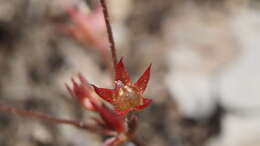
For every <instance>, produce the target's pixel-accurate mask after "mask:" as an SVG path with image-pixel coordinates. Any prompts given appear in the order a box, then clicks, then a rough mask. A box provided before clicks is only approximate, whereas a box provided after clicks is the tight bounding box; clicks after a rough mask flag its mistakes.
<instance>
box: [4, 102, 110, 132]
mask: <svg viewBox="0 0 260 146" xmlns="http://www.w3.org/2000/svg"><path fill="white" fill-rule="evenodd" d="M0 111H4V112H9V113H14V114H18V115H23V116H29V117H34V118H37V119H41V120H46V121H49V122H53V123H56V124H68V125H71V126H74V127H77V128H80V129H85V130H88V131H91V132H95V133H98V134H102V135H114V134H113V133H110V131H105V130H101V129H99V128H97V127H95V126H94V125H87V124H84V123H82V122H78V121H72V120H66V119H60V118H56V117H52V116H49V115H47V114H43V113H39V112H32V111H27V110H22V109H17V108H14V107H11V106H7V105H1V104H0Z"/></svg>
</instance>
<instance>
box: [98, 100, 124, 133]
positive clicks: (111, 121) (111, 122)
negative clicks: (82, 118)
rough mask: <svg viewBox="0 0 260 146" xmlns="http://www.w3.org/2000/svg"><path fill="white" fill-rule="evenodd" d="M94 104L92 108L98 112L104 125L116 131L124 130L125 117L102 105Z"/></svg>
mask: <svg viewBox="0 0 260 146" xmlns="http://www.w3.org/2000/svg"><path fill="white" fill-rule="evenodd" d="M93 105H94V108H95V109H96V111H97V112H98V113H99V115H100V116H101V117H102V119H103V120H104V122H105V124H106V126H107V127H108V128H110V129H112V130H115V131H117V132H125V130H126V123H125V122H126V121H125V117H124V116H122V115H119V114H117V113H116V112H114V111H112V110H110V109H109V108H107V107H106V106H104V105H101V106H98V105H95V104H93Z"/></svg>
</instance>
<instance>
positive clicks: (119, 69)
mask: <svg viewBox="0 0 260 146" xmlns="http://www.w3.org/2000/svg"><path fill="white" fill-rule="evenodd" d="M118 80H120V81H122V83H123V84H125V85H127V84H128V83H129V82H130V78H129V75H128V73H127V71H126V69H125V66H124V63H123V58H121V59H120V61H119V62H118V63H117V65H116V67H115V81H118Z"/></svg>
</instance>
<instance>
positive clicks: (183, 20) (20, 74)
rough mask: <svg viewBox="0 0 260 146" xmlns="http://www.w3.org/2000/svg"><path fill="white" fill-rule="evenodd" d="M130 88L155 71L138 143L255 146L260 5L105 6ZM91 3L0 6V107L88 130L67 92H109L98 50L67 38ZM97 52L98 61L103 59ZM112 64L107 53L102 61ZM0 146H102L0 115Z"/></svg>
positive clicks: (178, 2) (75, 132)
mask: <svg viewBox="0 0 260 146" xmlns="http://www.w3.org/2000/svg"><path fill="white" fill-rule="evenodd" d="M107 1H108V5H109V10H110V15H111V18H110V20H111V22H112V25H113V32H114V35H115V41H116V46H117V49H118V56H119V57H121V56H124V59H125V64H126V66H127V69H128V71H129V73H130V76H131V77H132V78H133V79H137V78H138V77H139V76H140V75H141V74H142V73H143V71H144V70H145V69H146V67H147V66H148V65H149V64H150V63H152V64H153V68H152V76H151V80H150V83H149V85H148V89H147V91H146V92H145V97H148V98H151V99H153V101H154V102H153V104H152V105H151V106H150V107H149V108H147V109H145V110H144V111H143V112H140V113H139V114H138V116H139V117H140V125H139V129H138V132H137V134H138V136H139V137H140V139H141V140H143V141H144V142H145V143H146V145H147V146H259V145H260V64H259V62H260V49H259V48H258V47H260V27H259V26H260V9H259V8H260V3H259V2H260V1H258V0H107ZM97 3H98V1H97V0H85V1H84V0H51V1H43V0H0V103H1V104H3V105H10V106H13V107H17V108H20V109H26V110H30V111H38V112H43V113H46V114H49V115H52V116H55V117H60V118H65V119H75V120H80V121H84V122H88V118H89V116H90V115H91V113H89V112H87V111H85V110H84V109H83V108H82V107H80V105H79V104H78V103H77V101H75V100H74V99H73V98H72V97H71V96H70V95H69V93H68V92H67V91H66V89H65V87H64V84H65V83H69V82H70V79H71V77H75V76H76V75H77V73H79V72H80V73H82V74H83V75H84V76H85V77H86V78H87V79H88V80H89V81H90V82H91V83H94V84H96V85H98V86H101V87H104V86H106V87H112V85H111V78H110V77H111V73H110V72H109V70H108V69H107V67H106V63H105V62H106V61H105V60H104V56H102V53H103V55H104V54H105V53H104V52H106V51H104V50H100V49H97V48H95V45H94V47H93V45H88V44H87V43H85V44H82V42H79V41H77V40H76V39H75V38H73V37H72V36H71V35H68V33H64V29H63V28H64V25H65V24H67V22H69V21H70V18H69V17H68V12H67V11H66V8H68V7H75V6H76V7H78V8H79V9H80V10H82V11H84V12H86V13H91V11H92V9H94V6H95V5H96V4H97ZM102 51H103V52H102ZM109 55H110V54H109ZM0 131H1V132H0V146H99V145H101V144H102V140H103V137H100V136H97V135H95V134H92V133H90V132H88V131H84V130H80V129H76V128H74V127H71V126H67V125H55V124H53V123H49V122H45V121H42V120H37V119H32V118H28V117H23V116H19V115H14V114H10V113H6V112H0Z"/></svg>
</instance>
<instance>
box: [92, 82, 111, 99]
mask: <svg viewBox="0 0 260 146" xmlns="http://www.w3.org/2000/svg"><path fill="white" fill-rule="evenodd" d="M92 86H93V87H94V89H95V91H96V93H97V94H98V95H99V96H100V97H101V98H103V99H104V100H106V101H108V102H112V100H113V98H112V96H113V94H114V90H112V89H106V88H98V87H96V86H95V85H92Z"/></svg>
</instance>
